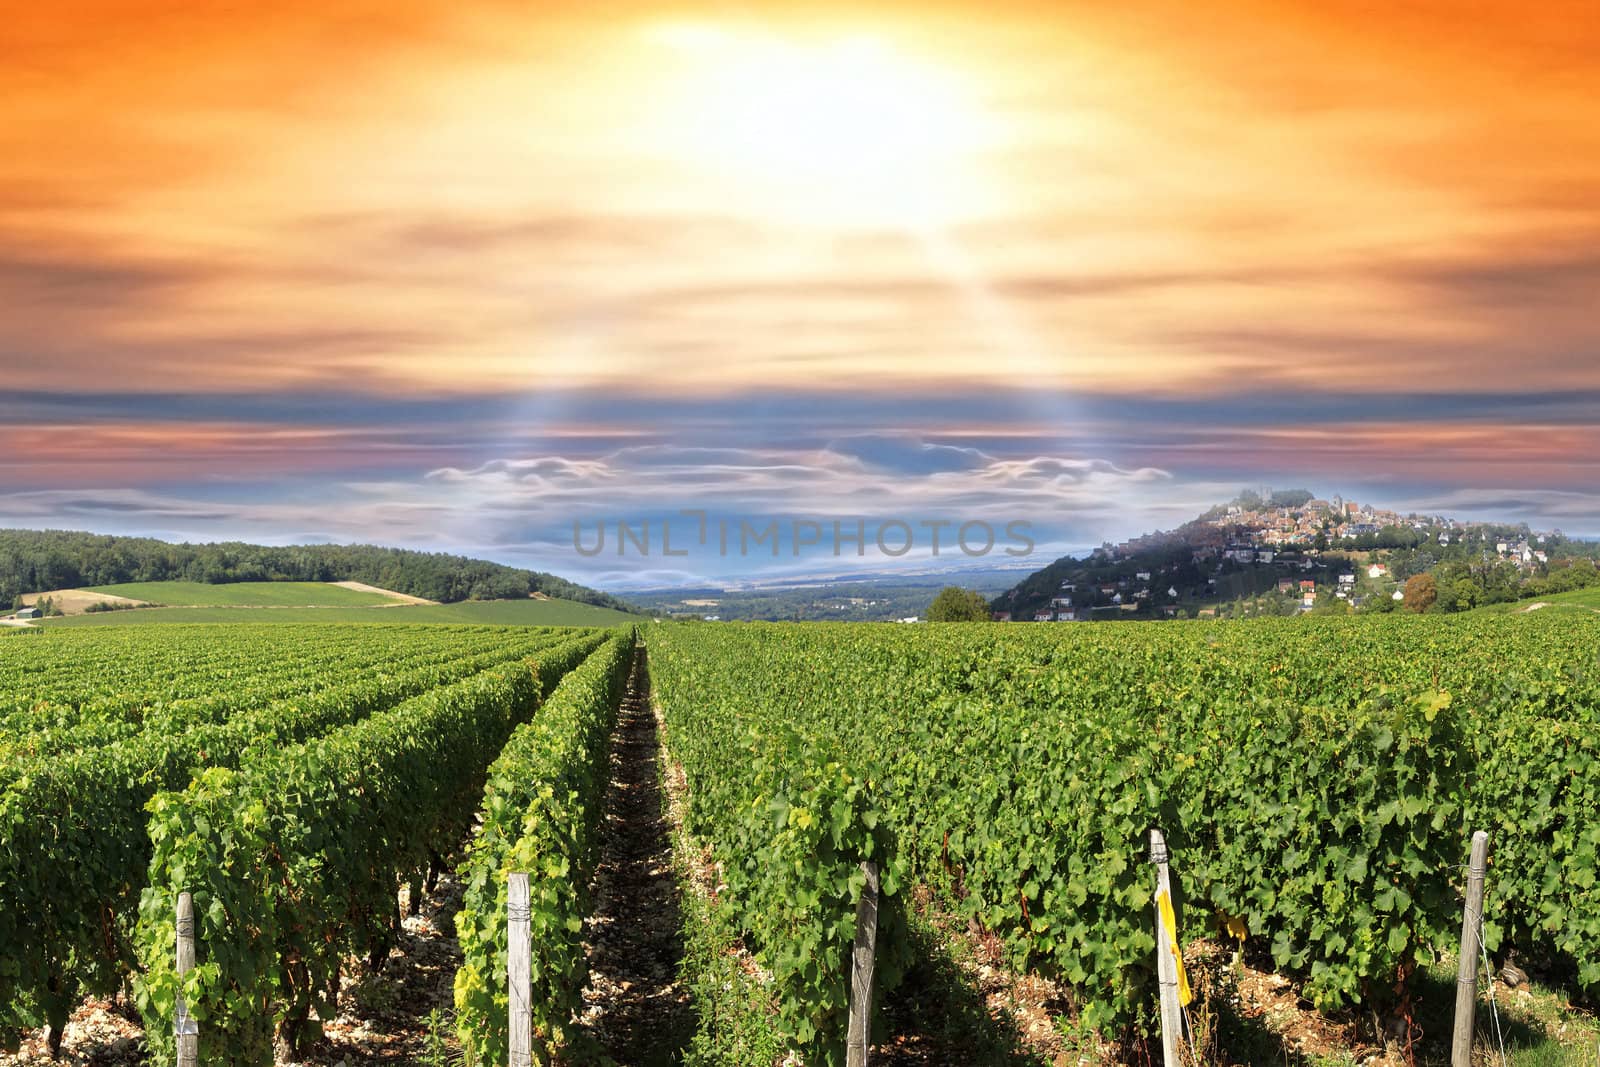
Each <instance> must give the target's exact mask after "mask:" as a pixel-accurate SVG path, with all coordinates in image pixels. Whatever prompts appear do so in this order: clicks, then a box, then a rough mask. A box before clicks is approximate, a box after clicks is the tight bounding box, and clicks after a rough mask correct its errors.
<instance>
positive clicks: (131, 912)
mask: <svg viewBox="0 0 1600 1067" xmlns="http://www.w3.org/2000/svg"><path fill="white" fill-rule="evenodd" d="M603 640H604V635H603V632H599V631H565V630H537V629H530V630H505V629H490V628H482V629H443V628H438V627H416V628H392V627H383V628H371V629H367V628H355V627H305V628H290V627H279V626H273V627H261V628H251V627H224V628H215V629H212V628H202V629H189V628H173V629H166V630H143V629H140V630H110V631H105V632H104V633H90V632H87V631H85V632H82V633H79V632H63V633H61V634H49V635H47V636H45V637H32V636H29V637H20V636H17V637H8V638H6V644H5V646H4V653H5V658H4V659H3V660H0V664H3V666H0V682H3V688H4V692H5V693H6V694H7V697H6V704H5V705H4V712H3V718H0V722H3V723H4V727H3V733H0V746H3V747H0V775H3V779H0V780H3V782H4V788H5V792H4V794H3V795H0V944H3V945H5V946H6V952H5V957H4V959H3V961H0V1012H3V1016H0V1022H3V1024H4V1026H5V1030H6V1033H8V1034H10V1035H13V1038H12V1040H13V1041H14V1035H15V1034H16V1033H17V1032H18V1031H19V1030H20V1029H22V1028H26V1027H35V1026H38V1025H40V1024H41V1023H44V1024H48V1025H50V1027H51V1030H52V1032H53V1033H54V1034H59V1033H60V1030H61V1027H62V1024H63V1022H64V1020H65V1018H66V1017H67V1014H68V1013H69V1012H70V1011H71V1009H72V1008H73V1007H74V1005H76V1003H77V1002H78V1001H79V1000H81V999H82V998H83V997H84V996H85V995H87V994H91V993H102V994H104V993H109V992H111V991H113V990H115V989H117V988H118V987H119V985H120V984H121V983H122V981H123V979H124V977H125V976H127V975H129V974H137V975H141V976H142V978H141V980H140V982H139V983H138V984H139V986H140V992H139V998H140V1001H141V1004H142V1005H143V1006H144V1007H145V1008H146V1009H147V1010H148V1011H149V1012H152V1013H154V1017H157V1018H160V1017H165V1018H168V1019H170V1016H171V1012H172V1008H173V994H174V987H173V985H172V983H171V982H170V981H163V978H162V972H161V971H160V968H159V967H158V966H156V965H155V960H156V958H157V957H161V956H162V952H161V951H160V947H161V945H164V946H165V948H166V951H167V953H169V954H170V951H171V945H172V939H171V922H172V919H171V914H170V900H171V897H170V895H167V894H166V892H165V890H166V884H165V882H164V879H166V878H168V877H169V876H170V877H171V878H173V879H175V880H176V881H179V882H182V883H184V885H183V888H184V889H186V890H192V891H193V892H194V894H195V898H196V901H197V912H198V914H199V915H200V916H201V925H202V926H203V927H204V928H205V933H206V935H207V936H208V944H209V945H210V946H211V948H210V950H209V955H210V959H209V961H208V962H207V963H206V964H205V965H203V966H202V967H201V968H200V969H199V970H198V972H197V973H198V974H199V975H200V976H201V977H200V978H198V979H195V980H194V981H193V982H192V983H191V984H192V985H193V988H192V989H191V990H190V993H191V999H192V1001H193V1003H194V1005H195V1014H196V1016H197V1017H199V1016H200V1015H201V1014H202V1013H205V1014H206V1015H207V1016H210V1017H215V1015H216V1014H221V1015H223V1016H226V1017H227V1018H229V1019H230V1020H233V1021H234V1022H236V1023H238V1024H239V1025H244V1020H245V1019H246V1017H248V1018H249V1019H251V1020H253V1021H254V1023H255V1025H256V1026H257V1029H258V1030H259V1028H260V1027H261V1026H262V1025H264V1026H265V1027H266V1029H267V1030H268V1031H269V1032H270V1030H271V1028H272V1024H273V1020H274V1017H275V1016H279V1015H281V1016H282V1018H283V1020H284V1023H285V1033H286V1034H287V1036H288V1037H289V1039H290V1040H291V1042H298V1041H301V1040H303V1039H304V1037H305V1032H304V1031H305V1030H306V1028H307V1026H308V1025H309V1024H308V1023H307V1022H306V1015H307V1012H308V1010H309V1008H310V1006H311V1005H312V1004H314V1003H315V998H316V995H317V993H318V992H319V991H322V992H325V991H326V989H327V988H328V987H327V985H326V984H324V985H321V986H318V987H316V988H315V989H313V988H312V987H311V986H310V985H308V984H307V981H308V978H309V977H310V976H313V975H315V976H318V977H321V976H324V974H325V972H326V969H327V968H329V967H334V968H336V967H337V965H338V964H337V956H338V954H339V952H341V951H342V950H344V949H347V948H352V947H356V948H369V949H370V948H373V947H375V945H376V943H377V942H380V941H381V939H382V938H383V937H384V936H385V935H384V930H385V928H386V925H387V924H389V923H390V920H391V919H392V917H393V912H394V907H395V905H394V889H395V887H396V886H397V885H398V884H402V883H404V882H406V881H408V880H411V881H415V880H418V879H420V878H422V877H425V875H426V874H427V871H428V867H429V864H430V863H433V864H437V863H438V862H440V861H441V859H442V856H441V852H442V850H444V849H445V848H447V847H448V846H449V845H450V844H452V843H453V842H454V841H455V840H456V839H457V838H458V837H459V835H460V834H461V833H463V832H464V831H465V828H466V826H467V825H468V824H469V823H470V822H471V819H472V812H473V810H474V808H475V801H476V796H475V795H474V794H475V792H476V791H478V790H479V789H481V784H482V776H483V773H484V769H485V768H486V767H487V766H488V764H489V762H490V761H491V760H492V759H493V758H494V756H495V755H496V753H498V751H499V748H500V745H501V744H502V743H503V742H504V741H505V739H506V738H507V737H508V736H509V735H510V733H511V731H512V730H513V729H514V728H515V727H516V726H517V725H518V724H519V723H520V722H522V721H524V720H526V719H527V718H528V717H529V716H530V715H531V714H532V712H533V710H534V708H535V707H536V706H537V705H538V703H539V701H540V700H541V699H542V697H543V695H544V694H546V693H549V692H550V691H552V690H553V689H555V687H556V686H557V684H558V683H559V681H560V679H561V678H562V677H563V676H564V675H565V674H566V673H567V672H568V671H570V670H571V669H572V668H573V667H575V666H576V665H577V664H578V663H580V662H581V661H582V660H583V659H584V657H585V656H587V654H588V653H589V652H591V651H592V650H593V649H594V648H596V647H597V646H599V645H600V644H601V643H602V641H603ZM385 897H387V899H388V905H387V906H384V905H383V903H382V901H383V900H384V899H385ZM152 916H156V917H155V918H152ZM163 922H164V923H165V924H166V928H165V930H164V931H162V930H161V929H160V927H161V924H162V923H163ZM152 924H154V925H155V927H157V929H156V931H155V932H154V933H152V932H151V930H150V927H151V925H152ZM163 938H164V940H163ZM230 938H234V939H238V938H243V941H230V940H229V939H230ZM330 961H331V962H330ZM205 981H210V982H211V983H212V984H211V985H209V986H205V985H204V982H205ZM335 988H336V986H335ZM213 1005H216V1007H215V1008H213ZM269 1007H270V1008H271V1009H272V1010H266V1011H264V1010H263V1009H266V1008H269ZM150 1032H151V1034H152V1035H158V1034H162V1033H166V1034H170V1032H171V1027H170V1025H168V1026H166V1027H165V1028H163V1027H159V1026H156V1027H152V1028H151V1031H150ZM233 1040H234V1039H233V1038H231V1037H230V1042H232V1041H233ZM237 1040H238V1042H239V1044H238V1047H237V1048H236V1049H231V1050H230V1052H229V1055H237V1056H238V1057H239V1059H237V1060H234V1061H230V1062H262V1061H261V1059H260V1057H261V1056H262V1055H266V1056H267V1057H268V1058H267V1062H270V1048H265V1049H264V1046H263V1045H262V1044H260V1043H259V1042H260V1041H261V1040H264V1039H262V1037H261V1035H260V1034H259V1033H257V1032H256V1031H250V1032H249V1033H248V1034H244V1033H241V1034H240V1035H239V1036H238V1038H237ZM251 1042H258V1043H256V1044H252V1043H251ZM157 1043H159V1041H158V1042H157ZM219 1051H220V1050H219ZM218 1062H221V1061H218Z"/></svg>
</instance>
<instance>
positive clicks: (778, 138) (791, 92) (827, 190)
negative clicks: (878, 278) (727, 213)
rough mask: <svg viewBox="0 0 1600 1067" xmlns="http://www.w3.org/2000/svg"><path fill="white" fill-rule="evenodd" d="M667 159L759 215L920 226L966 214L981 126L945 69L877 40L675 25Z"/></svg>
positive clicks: (971, 196) (969, 207) (959, 86)
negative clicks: (681, 62) (788, 37)
mask: <svg viewBox="0 0 1600 1067" xmlns="http://www.w3.org/2000/svg"><path fill="white" fill-rule="evenodd" d="M667 40H668V41H669V43H671V44H673V45H674V46H675V47H676V48H678V49H679V50H681V51H683V52H684V53H686V55H685V58H688V59H690V60H691V62H690V65H689V66H688V67H687V68H686V70H685V72H684V83H685V85H686V86H687V91H685V92H683V93H682V94H681V97H680V98H679V99H678V100H677V101H676V102H675V103H674V104H673V110H674V111H676V112H677V114H676V115H675V117H674V118H673V119H672V120H671V122H670V124H671V126H672V127H673V132H672V135H671V140H672V144H673V148H672V151H673V153H674V154H675V155H679V156H680V157H682V162H685V163H688V164H690V165H692V166H695V167H697V168H700V169H703V170H705V171H709V172H711V173H712V174H714V175H715V177H716V178H717V179H718V180H720V181H724V182H727V183H728V184H729V186H730V194H731V195H734V196H736V197H738V198H739V199H740V200H741V201H745V202H747V203H748V204H749V205H750V206H752V207H759V208H760V209H761V210H762V211H763V212H764V213H766V214H768V215H774V216H779V217H784V218H787V219H790V220H793V221H801V222H806V223H812V224H820V225H841V226H877V225H916V226H925V225H931V224H937V223H941V222H946V221H949V220H950V219H952V218H953V217H956V216H961V215H965V214H969V213H971V212H972V211H973V209H974V208H975V207H976V206H977V205H976V204H975V203H974V198H975V192H974V189H973V172H974V170H975V168H974V166H973V164H974V156H975V154H976V152H977V150H978V149H979V148H980V147H981V141H982V137H981V135H982V134H983V132H984V131H983V128H982V123H981V122H980V121H979V118H980V117H979V115H978V113H977V112H976V110H975V108H974V107H973V104H972V97H971V94H970V93H969V92H964V91H963V88H964V87H963V86H962V84H961V83H960V82H959V80H958V79H957V78H956V77H954V76H953V75H952V74H951V73H950V72H948V71H944V70H941V69H940V68H938V67H935V66H932V65H930V64H925V63H921V62H918V61H916V60H914V59H912V58H910V57H908V56H906V55H902V54H900V53H898V52H896V51H895V50H893V49H891V48H890V47H889V46H887V45H886V44H884V43H883V42H882V41H879V40H877V39H874V38H867V37H853V38H849V39H846V40H840V41H834V42H830V43H826V44H797V43H793V42H790V41H785V40H780V39H773V38H770V37H766V36H755V35H736V34H728V33H725V32H722V31H713V30H689V29H685V28H681V27H680V28H677V29H676V30H675V31H673V32H672V33H671V34H670V35H669V36H668V38H667Z"/></svg>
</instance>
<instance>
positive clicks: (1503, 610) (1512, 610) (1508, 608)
mask: <svg viewBox="0 0 1600 1067" xmlns="http://www.w3.org/2000/svg"><path fill="white" fill-rule="evenodd" d="M1535 604H1544V605H1545V606H1544V607H1542V608H1539V609H1537V610H1538V612H1539V613H1543V612H1546V611H1553V612H1558V613H1564V612H1580V613H1588V612H1595V611H1600V589H1575V590H1573V591H1572V592H1570V593H1554V594H1552V595H1550V596H1546V597H1540V598H1539V599H1537V600H1518V601H1514V602H1512V603H1510V604H1486V605H1484V606H1483V607H1481V608H1478V609H1477V611H1476V614H1480V615H1515V614H1518V613H1522V612H1527V611H1528V609H1529V608H1531V607H1533V605H1535Z"/></svg>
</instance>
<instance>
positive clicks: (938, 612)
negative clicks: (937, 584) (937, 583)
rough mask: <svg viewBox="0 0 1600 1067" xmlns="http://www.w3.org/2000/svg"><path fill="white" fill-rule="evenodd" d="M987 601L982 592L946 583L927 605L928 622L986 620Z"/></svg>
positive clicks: (987, 613) (987, 617)
mask: <svg viewBox="0 0 1600 1067" xmlns="http://www.w3.org/2000/svg"><path fill="white" fill-rule="evenodd" d="M988 620H989V602H988V601H986V600H984V599H983V594H982V593H978V592H975V591H973V590H971V589H963V588H961V587H960V586H959V585H947V586H945V587H944V588H943V589H941V590H939V595H938V596H936V597H934V598H933V603H932V604H929V605H928V621H929V622H987V621H988Z"/></svg>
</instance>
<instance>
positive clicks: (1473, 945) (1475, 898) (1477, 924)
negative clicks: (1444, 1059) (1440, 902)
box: [1450, 830, 1494, 1067]
mask: <svg viewBox="0 0 1600 1067" xmlns="http://www.w3.org/2000/svg"><path fill="white" fill-rule="evenodd" d="M1488 855H1489V835H1488V834H1486V833H1485V832H1483V831H1482V830H1479V831H1478V832H1477V833H1475V834H1473V835H1472V859H1471V861H1470V862H1468V864H1467V905H1466V908H1465V910H1463V912H1462V914H1461V958H1460V960H1458V961H1457V963H1456V1028H1455V1033H1454V1034H1453V1035H1452V1036H1451V1039H1450V1067H1472V1028H1473V1014H1474V1012H1475V1011H1476V1009H1477V1006H1478V947H1479V941H1478V935H1479V932H1480V931H1481V930H1482V929H1483V870H1484V867H1485V866H1486V864H1487V860H1488ZM1489 980H1490V981H1491V982H1492V981H1494V976H1493V975H1490V977H1489Z"/></svg>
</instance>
